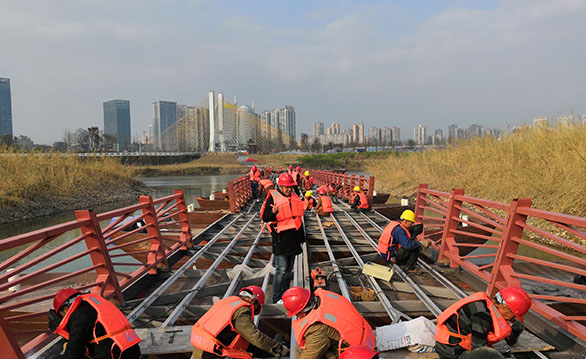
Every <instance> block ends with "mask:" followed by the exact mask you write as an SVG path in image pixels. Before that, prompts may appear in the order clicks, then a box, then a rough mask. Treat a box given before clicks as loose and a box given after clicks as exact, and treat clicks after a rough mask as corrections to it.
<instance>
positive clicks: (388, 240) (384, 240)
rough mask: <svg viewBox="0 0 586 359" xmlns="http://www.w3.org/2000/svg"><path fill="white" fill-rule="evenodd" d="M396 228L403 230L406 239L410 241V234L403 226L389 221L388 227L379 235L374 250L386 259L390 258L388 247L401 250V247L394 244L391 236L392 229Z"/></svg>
mask: <svg viewBox="0 0 586 359" xmlns="http://www.w3.org/2000/svg"><path fill="white" fill-rule="evenodd" d="M397 226H401V228H403V229H404V230H405V233H407V237H409V239H411V232H409V230H408V229H407V228H405V226H403V225H402V224H401V223H400V222H397V221H391V223H389V225H388V226H386V228H385V230H384V231H383V233H382V234H381V235H380V238H379V240H378V246H377V247H376V250H377V251H378V252H379V253H382V254H386V255H387V259H388V257H390V253H389V247H397V249H399V248H401V245H400V244H399V243H395V241H394V239H393V235H392V233H393V229H395V227H397Z"/></svg>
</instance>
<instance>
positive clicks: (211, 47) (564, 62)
mask: <svg viewBox="0 0 586 359" xmlns="http://www.w3.org/2000/svg"><path fill="white" fill-rule="evenodd" d="M119 5H120V4H118V3H114V2H112V1H110V0H105V1H103V2H95V3H72V4H67V5H66V4H62V5H56V4H49V3H45V2H38V3H37V4H36V5H35V6H34V7H32V8H31V7H30V6H27V5H26V4H25V3H19V2H2V3H1V4H0V12H1V13H2V14H3V15H4V21H3V22H2V25H1V26H2V31H0V43H1V44H2V50H3V56H2V57H1V58H0V76H1V77H6V78H10V79H11V90H12V112H13V125H14V126H13V132H14V133H15V134H22V135H27V136H30V137H31V138H32V139H34V140H35V141H36V142H40V143H51V142H52V141H55V140H58V139H59V138H60V137H61V133H62V132H63V131H64V130H65V129H75V128H88V127H90V126H95V125H96V124H99V123H101V122H102V113H101V112H102V111H101V104H102V102H103V101H105V100H107V99H111V98H124V99H127V100H130V102H131V103H132V107H131V118H132V122H133V129H132V131H133V133H132V137H133V138H135V137H137V136H140V135H141V131H142V130H143V129H145V128H147V126H148V125H149V124H150V123H151V122H152V118H151V115H152V114H151V112H152V109H151V104H152V102H153V101H156V100H158V99H173V101H177V103H186V104H188V103H192V102H193V99H194V98H199V96H200V94H205V93H207V91H208V90H209V89H210V88H221V89H223V90H224V93H225V94H227V95H231V94H239V96H240V101H239V102H241V103H247V104H250V103H251V102H252V100H253V99H254V100H256V107H257V108H259V109H270V108H275V107H277V104H284V103H290V104H294V105H295V107H296V116H297V117H296V122H297V132H298V133H297V135H299V133H301V132H304V133H308V134H309V133H311V130H312V128H311V126H312V123H313V122H316V121H321V122H324V123H329V122H331V121H335V122H338V123H340V124H341V125H342V126H344V127H348V126H350V125H351V124H353V123H362V122H363V123H364V124H365V125H366V124H368V125H369V126H377V127H384V126H385V125H386V124H387V123H392V124H393V125H394V126H397V127H399V128H401V130H402V132H403V133H405V134H410V133H411V132H412V127H413V125H414V124H418V123H427V125H428V126H429V127H431V128H434V127H441V128H446V127H447V126H449V124H450V123H458V124H460V126H463V127H466V126H468V125H470V124H473V123H483V124H485V125H487V126H490V127H497V128H506V127H507V126H508V125H511V126H514V125H518V124H521V123H523V122H524V121H527V122H530V121H531V120H532V119H533V118H535V117H536V116H538V115H540V114H541V115H545V116H548V117H555V116H556V114H557V111H562V112H563V113H565V112H567V111H568V110H570V109H574V111H575V112H576V113H585V112H586V81H584V79H585V78H584V76H585V72H584V69H583V65H582V64H583V63H584V62H586V46H584V45H586V39H585V38H584V36H582V34H583V31H582V28H581V25H580V24H581V20H582V19H583V18H584V16H586V2H584V1H556V2H552V1H545V0H535V1H527V0H521V1H494V0H488V1H482V2H480V1H476V0H465V1H459V0H447V1H431V2H425V4H423V3H420V2H407V1H365V2H358V3H351V2H342V3H341V2H337V1H331V0H326V1H324V2H317V3H315V2H309V1H299V2H294V3H271V2H259V3H253V4H246V5H245V4H243V3H240V2H229V6H226V4H224V5H221V4H219V3H215V2H205V1H204V2H190V1H182V0H179V1H176V2H171V3H167V2H152V1H141V2H138V1H135V0H130V1H129V2H125V4H124V5H123V6H119ZM104 19H106V20H104ZM562 19H563V20H562ZM31 23H33V24H36V25H35V26H29V25H30V24H31ZM544 24H551V26H553V27H554V28H555V31H551V29H550V27H549V26H544ZM512 29H514V30H512ZM90 40H91V43H92V46H87V44H88V41H90ZM55 49H60V50H59V51H56V50H55ZM177 49H181V56H168V54H169V53H175V52H176V51H177ZM235 54H237V56H235ZM365 54H368V56H365ZM504 54H506V56H504ZM561 54H563V56H561ZM113 73H116V74H117V75H116V76H105V74H113ZM39 84H44V85H43V86H39ZM49 84H50V86H49ZM64 108H66V109H67V111H63V109H64Z"/></svg>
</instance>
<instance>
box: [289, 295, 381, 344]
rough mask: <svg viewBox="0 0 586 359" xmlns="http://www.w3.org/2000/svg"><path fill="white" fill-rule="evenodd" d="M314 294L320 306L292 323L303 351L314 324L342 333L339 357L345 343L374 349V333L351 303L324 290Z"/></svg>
mask: <svg viewBox="0 0 586 359" xmlns="http://www.w3.org/2000/svg"><path fill="white" fill-rule="evenodd" d="M314 294H315V296H316V297H318V298H319V299H320V304H319V306H318V307H317V308H316V309H313V310H311V312H309V314H307V315H306V316H305V317H304V318H302V319H296V320H294V321H293V323H292V327H293V333H294V334H295V340H296V341H297V344H298V345H299V347H300V348H301V349H305V332H306V331H307V328H309V327H310V326H311V325H312V324H314V323H323V324H326V325H329V326H330V327H332V328H334V329H336V330H337V331H338V333H340V341H339V342H338V351H339V352H338V355H339V354H340V349H341V346H342V343H343V342H345V343H347V344H349V345H359V344H360V345H366V346H367V347H369V348H371V349H374V346H375V344H376V343H375V338H374V332H373V331H372V328H371V327H370V325H369V324H368V322H367V321H366V320H365V319H364V318H363V317H362V316H361V315H360V313H358V310H356V308H355V307H354V306H353V305H352V303H351V302H350V301H348V300H347V299H346V298H344V297H342V296H341V295H338V294H336V293H334V292H330V291H328V290H324V289H317V290H316V291H315V292H314Z"/></svg>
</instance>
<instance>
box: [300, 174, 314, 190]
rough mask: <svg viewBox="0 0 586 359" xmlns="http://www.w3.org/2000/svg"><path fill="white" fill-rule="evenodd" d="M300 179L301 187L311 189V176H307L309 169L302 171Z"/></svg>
mask: <svg viewBox="0 0 586 359" xmlns="http://www.w3.org/2000/svg"><path fill="white" fill-rule="evenodd" d="M301 181H302V182H303V188H305V190H306V191H309V190H311V188H312V187H313V177H310V176H309V171H305V172H304V173H303V178H302V179H301Z"/></svg>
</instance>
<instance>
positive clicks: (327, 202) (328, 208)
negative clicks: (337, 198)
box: [319, 196, 334, 213]
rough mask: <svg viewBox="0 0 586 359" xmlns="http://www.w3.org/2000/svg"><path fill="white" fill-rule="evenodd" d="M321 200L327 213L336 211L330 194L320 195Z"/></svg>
mask: <svg viewBox="0 0 586 359" xmlns="http://www.w3.org/2000/svg"><path fill="white" fill-rule="evenodd" d="M319 199H320V200H321V206H322V208H323V209H324V212H325V213H334V206H333V205H332V200H331V199H330V197H328V196H319Z"/></svg>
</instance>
